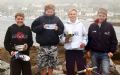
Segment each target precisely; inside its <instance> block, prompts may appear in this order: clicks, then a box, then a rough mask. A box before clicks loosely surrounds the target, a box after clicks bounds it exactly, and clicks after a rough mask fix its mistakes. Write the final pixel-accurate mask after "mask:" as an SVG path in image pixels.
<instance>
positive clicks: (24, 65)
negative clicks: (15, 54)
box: [10, 59, 32, 75]
mask: <svg viewBox="0 0 120 75" xmlns="http://www.w3.org/2000/svg"><path fill="white" fill-rule="evenodd" d="M21 73H22V75H32V71H31V64H30V62H29V61H22V60H19V59H14V60H13V59H11V63H10V75H21Z"/></svg>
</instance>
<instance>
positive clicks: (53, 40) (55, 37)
mask: <svg viewBox="0 0 120 75" xmlns="http://www.w3.org/2000/svg"><path fill="white" fill-rule="evenodd" d="M45 24H56V25H57V26H58V31H55V30H49V29H44V28H43V26H44V25H45ZM31 29H32V31H33V32H34V33H36V41H37V43H39V44H40V45H41V46H51V45H57V44H58V43H59V35H60V34H62V33H63V30H64V25H63V23H62V22H61V20H60V19H59V18H58V17H56V16H55V15H53V16H49V17H48V16H46V15H43V16H40V17H38V18H37V19H36V20H35V21H34V22H33V23H32V26H31Z"/></svg>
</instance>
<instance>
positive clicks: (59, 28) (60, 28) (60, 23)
mask: <svg viewBox="0 0 120 75" xmlns="http://www.w3.org/2000/svg"><path fill="white" fill-rule="evenodd" d="M57 26H58V30H57V34H58V35H61V34H62V33H63V32H64V25H63V23H62V21H61V20H60V19H59V18H58V21H57Z"/></svg>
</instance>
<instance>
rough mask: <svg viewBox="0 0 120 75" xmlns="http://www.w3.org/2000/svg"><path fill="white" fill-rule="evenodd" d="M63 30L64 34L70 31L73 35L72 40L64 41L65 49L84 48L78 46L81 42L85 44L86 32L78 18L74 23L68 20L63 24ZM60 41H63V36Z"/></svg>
mask: <svg viewBox="0 0 120 75" xmlns="http://www.w3.org/2000/svg"><path fill="white" fill-rule="evenodd" d="M64 27H65V30H64V34H66V33H68V32H70V33H72V34H74V35H73V37H72V42H69V43H65V44H64V48H65V49H66V50H72V49H75V50H84V48H80V45H81V43H84V44H85V45H86V44H87V32H86V29H85V26H84V25H83V24H82V23H81V22H80V21H78V20H76V22H75V23H72V22H70V21H68V22H66V23H65V24H64ZM62 42H65V36H63V37H62Z"/></svg>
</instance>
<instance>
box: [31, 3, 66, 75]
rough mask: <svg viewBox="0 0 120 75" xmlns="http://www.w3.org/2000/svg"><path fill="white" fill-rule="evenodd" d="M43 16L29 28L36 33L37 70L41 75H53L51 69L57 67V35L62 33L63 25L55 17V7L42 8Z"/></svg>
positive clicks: (49, 5) (50, 5)
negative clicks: (37, 47) (37, 46)
mask: <svg viewBox="0 0 120 75" xmlns="http://www.w3.org/2000/svg"><path fill="white" fill-rule="evenodd" d="M44 11H45V12H44V15H42V16H40V17H38V18H37V19H36V20H35V21H34V22H33V23H32V26H31V29H32V31H33V32H34V33H36V41H37V43H39V44H40V50H38V51H39V52H38V68H39V70H40V72H41V75H46V73H47V69H48V75H53V69H54V68H56V65H57V44H58V43H59V35H61V34H62V33H63V30H64V25H63V23H62V22H61V20H60V19H59V18H58V17H57V16H55V6H54V5H52V4H48V5H46V6H45V8H44Z"/></svg>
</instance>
